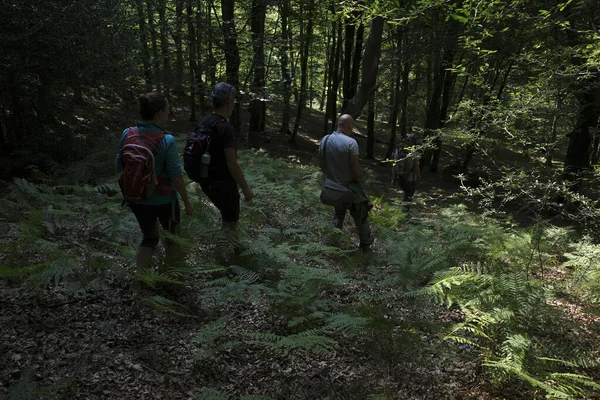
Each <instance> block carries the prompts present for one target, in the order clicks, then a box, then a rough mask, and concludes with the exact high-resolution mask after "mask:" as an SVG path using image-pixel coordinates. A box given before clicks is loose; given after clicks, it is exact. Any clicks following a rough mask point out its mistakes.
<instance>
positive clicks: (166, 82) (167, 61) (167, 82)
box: [158, 0, 172, 96]
mask: <svg viewBox="0 0 600 400" xmlns="http://www.w3.org/2000/svg"><path fill="white" fill-rule="evenodd" d="M166 11H167V1H166V0H160V2H159V5H158V16H159V23H160V53H161V57H162V64H163V67H162V74H161V76H162V83H163V86H164V91H165V94H166V95H167V96H168V95H169V92H170V89H171V77H172V72H171V58H170V57H171V56H170V52H169V39H168V36H169V25H168V24H167V19H166Z"/></svg>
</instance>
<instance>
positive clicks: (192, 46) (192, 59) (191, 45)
mask: <svg viewBox="0 0 600 400" xmlns="http://www.w3.org/2000/svg"><path fill="white" fill-rule="evenodd" d="M186 14H187V15H186V17H187V42H188V46H187V50H188V64H189V66H190V69H189V77H190V97H191V102H190V121H196V120H197V117H196V87H197V83H196V27H195V26H194V9H193V7H192V3H191V1H188V2H187V3H186Z"/></svg>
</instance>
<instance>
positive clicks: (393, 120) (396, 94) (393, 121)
mask: <svg viewBox="0 0 600 400" xmlns="http://www.w3.org/2000/svg"><path fill="white" fill-rule="evenodd" d="M397 37H398V43H397V47H396V50H395V53H394V54H403V52H402V31H401V29H400V28H398V33H397ZM394 61H395V63H396V70H395V77H394V84H393V86H392V96H391V97H392V112H391V113H390V119H389V121H388V126H389V127H390V141H389V143H388V146H387V150H386V152H385V158H386V159H389V158H391V157H392V152H393V151H394V148H395V147H396V131H397V129H398V124H397V121H398V112H399V111H400V104H401V99H400V84H401V79H402V63H401V62H399V60H396V59H394Z"/></svg>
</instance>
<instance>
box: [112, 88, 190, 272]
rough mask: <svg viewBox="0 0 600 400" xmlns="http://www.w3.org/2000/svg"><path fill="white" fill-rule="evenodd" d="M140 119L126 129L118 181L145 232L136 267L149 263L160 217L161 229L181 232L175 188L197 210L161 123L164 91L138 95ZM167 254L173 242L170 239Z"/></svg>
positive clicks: (166, 117)
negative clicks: (162, 92) (189, 196)
mask: <svg viewBox="0 0 600 400" xmlns="http://www.w3.org/2000/svg"><path fill="white" fill-rule="evenodd" d="M138 101H139V107H140V117H141V121H139V122H138V123H137V125H136V126H132V127H130V128H127V129H125V130H124V131H123V134H122V135H121V140H120V142H119V152H118V154H117V171H118V172H120V173H121V177H120V178H119V185H120V186H121V191H122V193H123V198H124V199H123V202H124V203H126V204H127V205H128V206H129V208H130V209H131V211H132V212H133V214H134V215H135V218H136V219H137V221H138V223H139V225H140V229H141V231H142V234H143V239H142V243H141V244H140V246H139V248H138V251H137V256H136V266H137V268H148V267H149V266H150V263H151V261H152V254H153V253H154V249H155V247H156V245H157V244H158V241H159V235H158V229H157V228H158V227H157V224H156V221H157V220H158V221H159V222H160V224H161V225H162V227H163V229H165V230H167V231H169V232H170V233H172V234H178V233H179V220H180V210H179V201H178V196H177V193H179V195H180V196H181V198H182V200H183V204H184V206H185V212H186V214H187V215H193V213H194V206H193V205H192V203H191V202H190V200H189V198H188V194H187V190H186V187H185V183H184V181H183V177H182V168H181V162H180V161H179V153H178V152H177V146H176V144H175V139H174V138H173V136H172V135H170V134H169V133H167V132H166V131H165V129H164V128H163V126H164V125H165V124H166V123H167V122H168V121H169V102H168V101H167V98H166V97H165V96H164V95H163V94H160V93H157V92H150V93H146V94H142V95H140V96H139V98H138ZM166 250H167V255H170V254H169V253H172V252H173V251H174V244H173V243H171V242H167V243H166Z"/></svg>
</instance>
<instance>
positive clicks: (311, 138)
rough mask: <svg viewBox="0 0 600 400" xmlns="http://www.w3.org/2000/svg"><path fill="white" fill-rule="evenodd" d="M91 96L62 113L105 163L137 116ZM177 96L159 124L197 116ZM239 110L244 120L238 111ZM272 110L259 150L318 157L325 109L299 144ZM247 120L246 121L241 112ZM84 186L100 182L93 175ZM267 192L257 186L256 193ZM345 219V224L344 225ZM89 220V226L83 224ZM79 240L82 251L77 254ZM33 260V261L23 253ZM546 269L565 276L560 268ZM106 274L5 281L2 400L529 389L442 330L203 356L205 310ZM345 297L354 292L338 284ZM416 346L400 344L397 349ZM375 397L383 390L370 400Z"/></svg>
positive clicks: (264, 326) (377, 175)
mask: <svg viewBox="0 0 600 400" xmlns="http://www.w3.org/2000/svg"><path fill="white" fill-rule="evenodd" d="M87 102H88V103H87V105H85V106H77V108H76V109H75V110H74V112H73V115H72V116H65V119H68V118H73V117H76V119H77V121H79V123H80V125H79V129H81V130H83V131H85V130H89V129H92V127H94V130H95V132H96V131H98V127H99V126H100V127H101V128H100V130H101V132H98V135H99V137H97V138H94V142H95V143H94V145H93V146H92V147H93V148H97V149H98V150H100V151H101V152H102V154H104V155H106V156H109V157H111V160H110V162H108V163H107V165H111V164H112V157H114V153H115V151H116V145H117V139H118V136H119V133H120V132H121V130H122V129H123V128H124V127H126V126H128V125H129V124H131V123H132V121H134V120H135V114H136V112H135V110H136V109H135V100H134V99H129V100H127V101H119V102H118V103H117V104H115V103H114V102H111V101H107V99H106V98H104V99H103V98H101V96H99V95H97V96H95V97H92V96H91V95H90V96H89V97H88V98H87ZM173 103H174V105H173V108H174V111H175V116H176V119H175V120H174V121H173V123H172V124H170V125H169V126H168V127H167V129H170V130H172V131H173V132H174V134H176V135H178V136H179V137H181V135H183V134H185V133H186V132H187V131H189V130H190V129H191V127H192V126H193V123H191V122H189V121H187V120H185V117H184V116H185V115H186V114H187V112H188V110H187V109H186V108H185V106H182V105H181V104H180V103H178V102H173ZM243 118H247V114H246V113H244V115H243ZM267 118H268V121H267V122H268V123H267V132H266V135H265V138H264V140H263V143H261V147H262V148H264V149H265V150H266V151H267V152H268V153H269V154H270V155H271V156H272V157H277V158H281V159H286V160H288V161H289V162H290V163H292V162H293V163H295V162H297V161H296V160H298V161H299V162H300V163H303V164H312V165H317V148H318V147H317V145H318V141H319V140H320V137H321V135H322V132H323V123H322V114H321V113H320V112H318V111H316V110H311V109H307V110H305V117H304V118H303V124H302V126H301V128H300V134H299V136H298V138H297V139H298V140H297V142H296V144H295V145H294V146H292V145H291V144H290V143H289V136H286V135H281V134H279V133H278V132H277V128H278V125H277V123H278V121H279V114H278V113H273V112H272V111H269V113H268V117H267ZM364 125H365V124H364V123H362V122H360V121H359V122H358V123H357V130H359V131H360V132H365V130H364V129H365V126H364ZM242 126H247V125H246V121H245V120H243V121H242ZM377 132H378V134H377V135H376V147H375V160H364V159H363V160H362V163H363V165H364V166H365V167H367V168H369V169H370V170H371V171H372V172H371V174H370V180H369V182H370V184H369V190H370V193H371V194H372V195H375V196H378V197H383V198H385V199H394V198H396V199H397V198H399V197H400V196H401V192H400V191H399V190H398V189H397V188H394V187H391V186H390V185H389V180H390V170H391V168H390V167H389V165H387V164H382V163H381V160H383V158H384V157H383V155H384V153H385V146H386V145H385V142H386V137H387V134H386V133H384V132H386V129H385V127H384V125H379V124H378V128H377ZM379 132H381V133H379ZM356 139H357V141H358V143H359V147H360V149H361V151H362V153H364V149H365V147H366V146H365V142H366V139H365V138H364V137H363V135H361V134H359V135H357V136H356ZM241 147H242V148H243V147H244V146H243V143H242V146H241ZM496 152H497V153H496V154H487V155H485V154H479V155H477V156H476V159H475V160H474V161H473V167H474V168H478V166H479V165H482V164H483V163H485V162H486V160H488V161H489V160H490V158H497V159H498V160H504V161H506V162H512V161H510V160H514V162H525V159H524V158H523V156H521V155H520V154H516V153H514V154H513V153H512V152H509V151H507V150H502V149H498V150H496ZM460 154H461V150H460V147H458V146H456V145H451V144H445V145H444V152H443V155H442V157H441V160H442V161H441V165H440V171H441V170H443V168H444V166H446V165H449V164H451V163H453V162H455V161H456V160H457V159H458V158H460ZM507 160H508V161H507ZM527 162H528V161H527ZM242 167H244V165H242ZM440 175H441V174H432V173H428V172H424V173H423V180H422V181H421V182H419V185H418V189H417V194H416V197H417V204H416V206H415V207H414V208H413V211H412V212H413V217H412V218H411V219H410V220H408V223H409V224H411V225H415V224H417V225H418V224H420V223H422V222H424V221H430V220H434V219H435V218H436V215H437V214H436V213H437V212H438V210H439V208H440V207H441V206H442V205H445V204H447V205H449V204H451V203H453V202H456V200H454V198H453V197H452V195H453V194H454V193H456V192H458V191H460V187H459V186H458V185H456V184H455V183H453V182H447V181H445V180H443V179H442V178H441V176H440ZM82 183H88V184H89V183H91V184H94V185H100V184H103V183H105V182H103V181H102V180H99V179H96V178H94V177H92V178H91V180H90V181H89V182H82ZM270 195H271V193H261V192H260V191H259V190H256V196H257V199H260V197H261V196H270ZM473 206H475V205H473ZM350 226H351V225H349V223H347V225H346V227H350ZM89 229H92V228H91V227H87V228H84V230H89ZM399 229H403V228H402V227H400V228H399ZM4 233H6V232H0V239H2V242H0V243H7V241H6V236H2V234H4ZM84 249H85V248H84V247H82V251H85V250H84ZM23 251H25V252H28V251H31V252H33V251H34V250H33V249H29V250H23ZM376 251H377V249H376ZM199 254H200V255H201V254H202V253H201V252H200V253H199ZM10 257H11V255H10V254H9V252H6V254H4V255H0V265H1V264H7V263H9V262H10ZM40 261H42V260H35V259H30V262H32V263H34V262H40ZM123 268H124V269H123V271H122V273H123V274H124V275H128V274H129V275H131V274H133V270H132V267H131V266H123ZM551 273H553V274H554V275H555V278H556V279H561V276H562V275H561V274H562V271H560V270H557V271H553V272H551ZM104 279H105V280H106V281H108V282H109V284H108V285H103V286H98V287H95V288H94V287H92V288H91V289H87V290H86V291H85V292H72V291H69V290H66V289H65V288H64V287H61V286H60V285H48V286H47V287H45V288H44V289H43V290H42V291H30V290H26V289H25V288H23V287H21V286H20V281H19V280H16V279H14V280H11V279H8V280H7V279H2V280H0V306H1V311H0V324H1V325H2V328H1V330H0V398H10V399H12V398H15V399H16V398H22V399H33V398H65V399H67V398H68V399H71V398H73V399H188V398H189V399H193V398H199V399H205V398H206V399H209V398H214V399H221V398H229V397H227V396H226V395H224V394H223V393H229V394H231V398H246V399H260V398H263V399H264V398H268V397H267V396H270V397H271V398H277V399H281V400H287V399H331V400H333V399H367V398H380V399H493V398H511V399H512V398H523V399H525V398H531V397H530V396H531V392H530V391H525V392H522V390H524V389H523V386H522V385H520V384H517V385H514V387H513V388H508V389H507V387H506V386H505V387H503V388H502V390H503V391H501V392H500V391H499V389H497V388H496V387H495V386H493V385H492V383H491V377H490V375H489V373H488V372H486V370H485V369H484V368H483V367H482V365H481V361H480V359H479V358H478V357H477V354H476V352H475V351H473V349H472V348H470V347H468V346H466V347H461V346H458V347H456V348H454V349H450V350H448V349H447V348H443V347H441V346H438V345H437V344H436V343H437V341H438V340H439V331H438V330H436V329H434V328H432V329H431V330H428V329H426V328H418V329H420V333H419V335H420V336H421V340H422V342H423V343H428V344H430V345H431V346H430V347H427V350H426V353H425V354H420V355H419V356H418V357H415V358H412V357H410V356H408V355H406V354H409V353H411V351H410V350H409V351H406V353H403V352H402V351H396V350H397V349H395V348H393V347H386V344H385V343H377V342H376V339H377V338H364V339H365V340H362V341H359V342H361V344H362V345H363V346H366V347H369V346H370V347H376V348H377V349H376V350H375V351H374V352H372V353H371V354H379V358H373V357H371V358H367V357H365V352H364V351H363V350H364V349H363V348H350V349H344V350H343V351H336V352H330V353H327V354H316V355H315V354H306V355H300V356H298V357H288V356H282V355H279V356H277V355H275V356H274V355H273V354H272V353H270V352H267V351H266V350H257V349H256V348H253V347H251V346H249V347H247V348H242V349H241V350H238V348H237V347H236V348H235V350H233V351H232V350H225V351H222V352H221V354H220V355H219V356H218V357H214V358H212V359H210V364H203V363H202V361H201V360H200V361H199V358H198V353H199V352H200V351H202V350H203V344H202V343H201V342H199V341H195V338H197V335H198V329H199V326H202V324H204V323H205V322H206V319H205V318H204V317H202V316H201V313H200V317H199V318H181V317H177V316H174V315H172V314H169V313H165V312H160V311H157V310H152V309H150V308H148V307H145V306H144V305H143V304H141V303H140V302H139V301H138V300H137V299H136V295H135V293H133V292H132V289H131V287H130V286H129V284H130V283H131V276H129V277H128V278H124V279H123V277H122V276H120V275H119V273H115V274H114V275H109V276H105V277H104ZM123 282H126V283H125V284H123ZM177 290H178V292H177V293H172V294H173V296H174V298H176V299H177V300H178V301H180V302H181V303H185V300H186V299H187V300H189V299H191V298H194V296H196V293H194V290H195V286H194V282H190V283H188V284H186V285H184V286H183V287H180V288H178V289H177ZM347 290H350V291H351V290H352V289H351V288H350V289H347ZM346 295H349V294H348V293H344V292H340V293H337V294H336V296H341V297H343V296H346ZM561 301H563V303H562V304H561V306H562V307H563V308H564V310H565V315H566V316H567V318H568V319H569V320H571V321H573V322H575V323H577V324H578V325H582V326H585V327H586V331H587V332H588V335H587V336H586V337H582V338H581V341H582V342H585V343H588V344H590V343H592V344H591V346H592V347H593V346H594V345H593V343H600V333H599V332H600V329H599V327H600V318H598V317H595V318H594V317H592V316H591V315H592V314H588V313H586V312H585V310H583V307H582V305H580V304H577V303H576V301H575V300H572V299H569V298H567V297H565V298H564V299H562V300H561ZM396 312H397V315H395V317H396V318H399V319H400V320H411V319H417V320H427V321H434V322H435V323H437V324H441V325H447V324H449V323H451V322H458V321H460V320H461V318H462V314H461V313H460V312H458V311H456V310H453V309H451V310H448V309H446V308H442V307H438V306H435V305H431V307H429V308H427V309H422V310H418V311H417V315H415V314H414V312H415V310H411V309H409V308H406V309H403V308H402V307H401V308H400V309H397V310H396ZM223 313H225V314H228V315H230V316H231V317H230V318H231V319H230V320H229V321H228V322H227V325H226V327H225V328H224V329H225V330H226V331H227V335H229V336H235V335H237V334H243V333H245V332H261V331H265V332H268V331H271V332H272V331H273V330H274V329H276V327H278V326H280V325H281V324H282V321H281V320H280V319H279V318H278V317H277V316H274V315H272V314H270V313H269V312H268V309H267V308H266V307H264V305H261V304H260V303H254V304H253V303H248V304H245V305H240V304H239V303H235V304H233V305H231V306H230V307H229V308H227V307H226V309H225V310H223ZM403 313H404V315H403ZM415 329H417V328H415ZM213 344H214V343H213ZM411 344H412V342H411V341H410V340H407V342H406V344H405V346H408V347H410V346H411ZM405 350H406V349H405ZM457 354H459V355H457ZM208 386H210V387H213V388H217V389H218V390H219V392H216V391H214V392H211V390H209V389H207V390H204V391H200V392H198V391H194V388H198V387H208ZM242 394H244V395H246V397H243V396H242ZM373 394H377V395H378V396H377V397H372V395H373ZM252 395H254V396H255V397H252ZM18 396H21V397H18ZM260 396H263V397H260Z"/></svg>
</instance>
